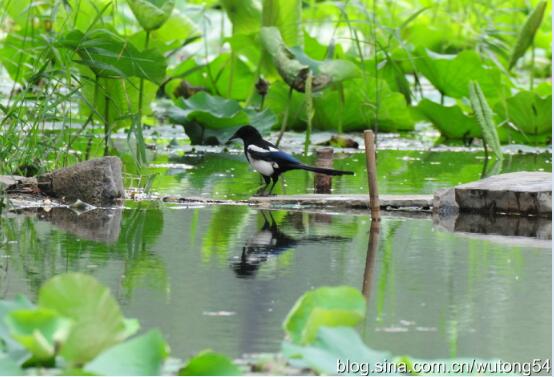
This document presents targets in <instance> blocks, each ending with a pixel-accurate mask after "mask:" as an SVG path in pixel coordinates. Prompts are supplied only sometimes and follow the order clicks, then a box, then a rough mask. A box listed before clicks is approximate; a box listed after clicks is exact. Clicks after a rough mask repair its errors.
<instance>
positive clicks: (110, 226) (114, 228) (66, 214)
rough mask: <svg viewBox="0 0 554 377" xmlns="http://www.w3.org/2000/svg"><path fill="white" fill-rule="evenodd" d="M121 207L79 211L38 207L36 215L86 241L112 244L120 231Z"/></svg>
mask: <svg viewBox="0 0 554 377" xmlns="http://www.w3.org/2000/svg"><path fill="white" fill-rule="evenodd" d="M122 212H123V210H122V208H113V209H93V210H91V211H87V212H83V213H79V212H76V211H74V210H72V209H70V208H52V209H50V210H49V211H45V210H44V209H42V208H41V209H39V210H38V212H37V217H38V218H39V219H40V220H46V221H49V222H51V223H52V224H54V225H55V226H56V227H58V228H60V229H62V230H64V231H66V232H68V233H71V234H73V235H75V236H76V237H79V238H80V239H84V240H88V241H96V242H101V243H105V244H113V243H115V242H117V240H118V239H119V233H120V231H121V217H122Z"/></svg>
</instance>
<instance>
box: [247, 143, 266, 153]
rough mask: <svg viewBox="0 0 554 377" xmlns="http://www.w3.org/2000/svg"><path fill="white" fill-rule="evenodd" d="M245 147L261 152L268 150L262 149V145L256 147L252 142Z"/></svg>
mask: <svg viewBox="0 0 554 377" xmlns="http://www.w3.org/2000/svg"><path fill="white" fill-rule="evenodd" d="M247 149H248V150H249V151H253V152H261V153H267V152H269V151H268V150H267V149H264V148H262V147H258V146H257V145H254V144H250V145H249V146H248V148H247Z"/></svg>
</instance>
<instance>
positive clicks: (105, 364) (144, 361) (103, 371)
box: [85, 330, 169, 376]
mask: <svg viewBox="0 0 554 377" xmlns="http://www.w3.org/2000/svg"><path fill="white" fill-rule="evenodd" d="M168 355H169V347H168V345H167V344H166V342H165V340H164V339H163V336H162V335H161V334H160V332H159V331H157V330H151V331H149V332H148V333H146V334H144V335H141V336H137V337H135V338H133V339H131V340H128V341H126V342H124V343H120V344H118V345H116V346H114V347H112V348H109V349H108V350H106V351H104V352H103V353H101V354H100V355H99V356H98V357H97V358H95V359H94V360H93V361H91V362H90V363H88V364H87V365H86V366H85V370H86V371H87V372H92V373H94V374H97V375H98V374H100V375H111V376H133V375H135V376H157V375H160V373H161V372H162V366H163V362H164V360H165V359H166V358H167V356H168Z"/></svg>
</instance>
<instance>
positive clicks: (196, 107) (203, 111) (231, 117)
mask: <svg viewBox="0 0 554 377" xmlns="http://www.w3.org/2000/svg"><path fill="white" fill-rule="evenodd" d="M182 107H183V113H182V114H183V115H184V116H185V117H186V119H187V120H189V121H195V122H198V123H200V124H202V125H203V126H204V127H207V128H224V127H229V126H237V125H243V124H247V123H248V116H247V115H246V114H245V113H244V112H243V111H242V107H241V106H240V104H239V103H238V102H237V101H235V100H232V99H225V98H223V97H218V96H212V95H209V94H208V93H206V92H199V93H196V94H195V95H193V96H192V97H190V98H189V99H184V100H182Z"/></svg>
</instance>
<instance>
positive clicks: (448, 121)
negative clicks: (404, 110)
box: [416, 99, 481, 139]
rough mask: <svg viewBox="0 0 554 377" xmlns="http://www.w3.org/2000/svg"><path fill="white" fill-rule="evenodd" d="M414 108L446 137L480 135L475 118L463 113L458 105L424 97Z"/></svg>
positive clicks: (460, 137)
mask: <svg viewBox="0 0 554 377" xmlns="http://www.w3.org/2000/svg"><path fill="white" fill-rule="evenodd" d="M416 110H417V111H418V113H419V114H420V115H421V116H423V118H425V119H426V120H428V121H429V122H431V123H432V124H433V126H435V127H436V128H437V129H438V130H439V131H440V132H441V134H442V135H443V136H444V137H446V138H449V139H462V138H466V137H481V129H480V127H479V123H477V120H476V119H475V118H474V117H471V116H469V115H467V114H465V113H464V112H463V110H462V109H461V108H460V106H458V105H454V106H443V105H441V104H439V103H436V102H433V101H430V100H428V99H424V100H422V101H421V102H420V103H419V104H418V105H417V107H416Z"/></svg>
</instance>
